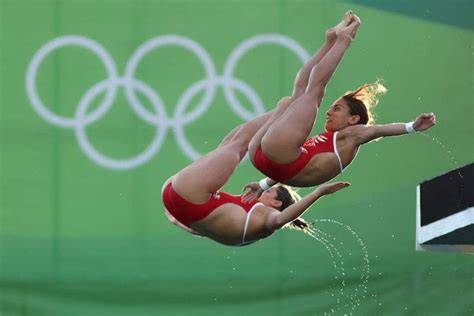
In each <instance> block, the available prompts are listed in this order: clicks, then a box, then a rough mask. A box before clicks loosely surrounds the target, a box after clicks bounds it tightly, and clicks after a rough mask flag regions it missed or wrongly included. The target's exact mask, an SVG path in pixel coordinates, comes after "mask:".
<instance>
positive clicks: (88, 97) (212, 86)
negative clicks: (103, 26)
mask: <svg viewBox="0 0 474 316" xmlns="http://www.w3.org/2000/svg"><path fill="white" fill-rule="evenodd" d="M261 44H278V45H281V46H283V47H285V48H287V49H289V50H290V51H292V52H293V53H294V54H295V55H296V56H297V57H298V58H299V59H300V60H301V62H303V63H304V62H306V61H307V60H308V59H309V54H308V53H307V52H306V50H305V49H304V48H303V47H302V46H301V45H299V44H298V43H297V42H296V41H294V40H293V39H291V38H289V37H286V36H283V35H280V34H261V35H256V36H253V37H251V38H248V39H247V40H244V41H243V42H241V43H240V44H239V45H238V46H237V47H236V48H235V49H234V51H233V52H232V53H231V54H230V56H229V57H228V59H227V62H226V64H225V67H224V74H223V75H222V76H218V75H217V73H216V67H215V65H214V63H213V61H212V59H211V57H210V55H209V54H208V53H207V51H206V50H205V49H204V48H203V47H202V46H200V45H199V44H198V43H196V42H195V41H193V40H192V39H189V38H186V37H183V36H179V35H164V36H160V37H155V38H152V39H150V40H148V41H146V42H145V43H143V44H142V45H140V46H139V47H138V48H137V50H136V51H135V52H134V53H133V54H132V56H131V57H130V59H129V60H128V62H127V65H126V67H125V74H124V75H123V77H120V76H119V75H118V73H117V68H116V66H115V62H114V60H113V58H112V57H111V55H110V54H109V53H108V52H107V50H106V49H105V48H104V47H103V46H102V45H100V44H99V43H97V42H95V41H93V40H91V39H89V38H86V37H83V36H77V35H69V36H61V37H58V38H55V39H53V40H51V41H49V42H47V43H46V44H44V45H43V46H42V47H41V48H40V49H39V50H38V51H37V52H36V53H35V54H34V56H33V58H32V60H31V62H30V64H29V65H28V69H27V73H26V92H27V95H28V98H29V100H30V102H31V105H32V106H33V109H34V110H35V111H36V112H37V113H38V115H39V116H40V117H41V118H43V119H44V120H45V121H47V122H48V123H50V124H53V125H56V126H59V127H61V128H71V129H74V131H75V135H76V138H77V140H78V142H79V145H80V147H81V148H82V150H83V151H84V152H85V154H86V155H87V156H88V157H89V158H90V159H92V160H93V161H95V162H96V163H97V164H99V165H101V166H103V167H107V168H110V169H116V170H124V169H132V168H135V167H137V166H140V165H142V164H143V163H145V162H147V161H148V160H149V159H151V158H152V157H153V155H154V154H155V153H156V152H157V151H158V150H159V149H160V147H161V144H162V143H163V141H164V139H165V137H166V134H167V131H168V128H172V129H173V132H174V135H175V137H176V140H177V143H178V145H179V147H180V148H181V150H182V151H183V153H184V154H185V155H186V156H188V157H189V158H190V159H193V160H195V159H197V158H199V157H200V156H201V155H202V154H201V153H199V152H198V151H197V150H196V149H194V147H193V146H192V145H191V144H190V142H189V141H188V139H187V137H186V135H185V133H184V127H185V126H186V125H187V124H189V123H191V122H194V121H195V120H197V119H198V118H199V117H200V116H201V115H203V113H204V112H205V111H207V109H208V108H209V106H210V105H211V102H212V99H213V98H214V96H215V93H216V88H217V87H218V86H222V87H223V89H224V96H225V98H226V99H227V101H228V102H229V105H230V107H231V109H232V110H233V111H234V112H235V113H236V114H237V115H238V116H239V117H240V118H242V119H243V120H245V121H248V120H250V119H252V118H254V117H256V116H258V115H260V114H262V113H263V112H264V111H265V108H264V106H263V104H262V101H261V99H260V97H259V96H258V94H257V93H256V92H255V91H254V90H253V89H252V88H251V87H250V86H249V85H248V84H246V83H245V82H243V81H241V80H239V79H237V78H234V77H233V74H234V69H235V67H236V65H237V63H238V61H239V60H240V58H241V57H242V56H243V55H244V54H245V53H246V52H247V51H248V50H250V49H252V48H254V47H256V46H258V45H261ZM165 45H177V46H180V47H183V48H185V49H188V50H189V51H191V52H192V53H194V54H195V55H196V56H197V58H198V59H199V60H200V61H201V62H202V64H203V66H204V70H205V74H206V77H205V78H204V79H202V80H199V81H197V82H195V83H193V84H192V85H191V86H190V87H189V88H187V89H186V91H185V92H184V93H183V94H182V95H181V97H180V98H179V99H178V102H177V103H176V106H175V111H174V115H173V117H172V118H169V117H168V115H167V113H166V111H165V105H164V103H163V100H162V99H161V97H160V95H159V94H158V93H157V92H156V91H155V90H154V89H152V88H151V87H150V86H149V85H148V84H146V83H145V82H143V81H141V80H138V79H136V78H135V70H136V69H137V67H138V65H139V63H140V62H141V60H142V59H143V58H144V56H145V55H146V54H148V53H149V52H150V51H151V50H154V49H155V48H158V47H161V46H165ZM65 46H79V47H82V48H85V49H87V50H89V51H90V52H92V53H94V54H95V55H96V56H97V57H98V58H99V59H100V60H101V61H102V63H103V64H104V66H105V70H106V73H107V78H106V79H104V80H102V81H100V82H98V83H96V84H95V85H93V86H92V87H91V88H90V89H89V90H87V91H86V92H85V93H84V95H83V96H82V98H81V100H80V102H79V104H78V106H77V110H76V112H75V116H74V117H73V118H68V117H63V116H60V115H57V114H55V113H53V112H52V111H51V110H50V109H49V108H48V107H47V106H46V105H45V104H44V103H43V101H42V100H41V98H40V96H39V94H38V91H37V86H36V78H37V75H38V69H39V67H40V64H41V63H42V62H43V60H44V59H45V58H46V57H47V56H48V54H50V53H51V52H53V51H54V50H56V49H59V48H62V47H65ZM119 87H123V88H124V89H125V96H126V98H127V100H128V102H129V104H130V106H131V108H132V109H133V110H134V111H135V112H136V113H137V115H138V116H139V117H140V118H141V119H142V120H143V121H145V122H146V123H147V124H150V125H152V126H154V127H155V128H156V134H155V137H154V139H153V140H152V142H151V144H150V145H149V146H148V147H147V148H146V149H145V150H144V151H143V152H142V153H140V154H138V155H137V156H134V157H131V158H127V159H114V158H110V157H107V156H105V155H104V154H102V153H100V152H99V151H97V150H96V149H95V148H94V147H93V146H92V145H91V143H90V141H89V140H88V138H87V135H86V131H85V129H86V127H87V126H88V125H90V124H92V123H94V122H96V121H97V120H99V119H100V118H102V117H103V116H104V115H105V114H106V113H107V111H108V110H109V109H110V108H111V106H112V104H113V102H114V100H115V97H116V94H117V88H119ZM234 89H237V90H239V91H240V92H242V93H243V94H244V95H245V96H246V97H247V98H248V99H249V100H250V103H251V104H252V106H253V108H254V110H255V111H254V112H253V113H252V112H249V111H248V110H246V109H245V108H244V107H243V106H242V105H241V104H240V102H239V101H238V99H237V97H236V96H235V93H234ZM137 90H138V92H140V93H141V94H142V95H144V96H145V97H146V98H148V100H149V101H150V103H151V104H152V106H153V109H154V110H155V113H152V112H150V111H149V110H147V109H146V108H145V107H144V106H143V105H142V104H141V102H140V100H139V98H138V97H137V96H136V94H135V92H136V91H137ZM200 91H204V96H203V98H202V100H201V101H200V102H199V104H198V105H197V106H195V107H194V109H193V110H192V111H190V112H188V113H187V112H186V109H187V107H188V105H189V103H190V101H191V100H192V99H193V97H194V96H195V95H196V94H197V93H199V92H200ZM103 92H105V97H104V99H103V100H102V101H101V102H100V104H99V106H98V107H97V108H96V109H94V110H93V111H90V113H89V112H88V108H89V107H90V106H91V103H92V101H93V100H94V98H96V97H97V95H98V94H100V93H103Z"/></svg>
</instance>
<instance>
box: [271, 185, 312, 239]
mask: <svg viewBox="0 0 474 316" xmlns="http://www.w3.org/2000/svg"><path fill="white" fill-rule="evenodd" d="M276 189H277V196H276V199H277V200H278V201H280V202H282V204H281V206H280V207H279V208H278V210H279V211H280V212H281V211H283V210H284V209H285V208H287V207H288V206H290V205H291V204H294V203H296V201H298V200H300V199H301V197H300V196H299V194H298V193H296V191H295V190H293V189H292V188H291V187H289V186H287V185H283V184H279V185H278V186H276ZM283 227H287V228H291V229H295V230H301V231H303V232H305V233H308V232H309V231H311V228H312V224H311V223H309V222H307V221H305V220H304V219H303V218H301V217H298V218H297V219H295V220H294V221H292V222H291V223H288V224H286V225H285V226H283Z"/></svg>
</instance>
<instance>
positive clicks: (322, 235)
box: [308, 219, 370, 315]
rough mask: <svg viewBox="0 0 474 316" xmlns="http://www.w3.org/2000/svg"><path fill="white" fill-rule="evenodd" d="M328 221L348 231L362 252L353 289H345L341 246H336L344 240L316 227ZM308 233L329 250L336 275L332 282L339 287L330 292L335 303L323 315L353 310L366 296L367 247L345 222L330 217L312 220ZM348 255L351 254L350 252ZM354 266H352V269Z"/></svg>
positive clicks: (367, 274) (367, 280)
mask: <svg viewBox="0 0 474 316" xmlns="http://www.w3.org/2000/svg"><path fill="white" fill-rule="evenodd" d="M318 222H319V223H329V224H333V225H338V226H340V227H342V228H344V229H345V230H346V231H348V232H349V233H350V234H351V236H352V237H353V238H354V239H355V240H356V241H357V244H358V245H359V247H360V250H361V253H362V262H363V263H362V268H361V270H360V275H359V281H360V282H359V283H358V285H357V287H356V288H355V291H348V290H346V282H345V277H346V271H345V268H344V257H343V254H342V247H341V250H339V249H338V246H343V245H344V242H342V241H338V240H337V238H336V237H334V236H333V235H331V234H329V233H327V232H324V231H322V230H321V229H318V228H316V226H317V223H318ZM308 235H309V236H311V237H312V238H314V239H315V240H316V241H318V242H320V243H321V244H322V245H323V246H324V247H325V248H326V250H327V251H328V252H329V255H330V256H331V260H332V264H333V266H334V269H335V271H336V275H335V276H334V281H335V282H334V283H335V285H336V287H338V288H339V291H337V292H336V294H335V293H332V296H334V297H335V298H336V305H335V306H334V307H333V308H331V310H330V311H328V312H325V313H324V315H333V314H334V313H336V312H337V311H339V310H341V309H346V308H350V309H351V310H352V311H354V310H355V309H356V308H357V307H358V306H360V304H361V301H362V300H363V299H365V298H366V295H367V285H368V282H369V275H370V262H369V254H368V251H367V248H366V246H365V244H364V242H363V241H362V239H361V238H360V237H359V236H358V235H357V234H356V233H355V232H354V230H352V228H351V227H350V226H348V225H346V224H343V223H340V222H338V221H335V220H332V219H318V220H316V221H314V223H313V227H312V228H311V230H310V231H309V232H308ZM349 255H352V253H350V254H349ZM355 269H356V268H355V267H354V270H355ZM351 314H352V313H351Z"/></svg>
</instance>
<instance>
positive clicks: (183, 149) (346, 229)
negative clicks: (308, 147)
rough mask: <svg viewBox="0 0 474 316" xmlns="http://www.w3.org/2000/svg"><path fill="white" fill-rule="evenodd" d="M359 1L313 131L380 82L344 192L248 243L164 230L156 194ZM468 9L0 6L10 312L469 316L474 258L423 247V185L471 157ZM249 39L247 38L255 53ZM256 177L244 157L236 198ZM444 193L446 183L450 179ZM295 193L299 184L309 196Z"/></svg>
mask: <svg viewBox="0 0 474 316" xmlns="http://www.w3.org/2000/svg"><path fill="white" fill-rule="evenodd" d="M348 9H353V10H354V11H355V12H356V13H357V14H358V15H359V16H360V17H361V19H362V26H361V29H360V31H359V34H358V36H357V38H356V40H355V42H354V43H353V45H352V46H351V49H350V51H349V52H348V54H347V56H346V57H345V59H344V60H343V62H342V64H341V66H340V68H339V69H338V71H337V73H336V74H335V76H334V77H333V79H332V81H331V83H330V85H329V87H328V89H327V93H326V97H325V101H324V104H323V106H322V109H323V112H321V114H320V117H319V119H318V121H317V123H316V124H315V128H314V131H315V133H316V132H318V131H321V130H322V121H323V120H322V119H321V116H323V115H324V114H323V113H324V109H327V107H328V105H329V104H330V102H332V101H333V100H334V99H335V98H336V97H337V96H339V95H340V94H341V93H344V92H345V91H347V90H350V89H353V88H355V87H357V86H358V85H360V84H362V83H365V82H371V81H374V80H375V79H377V78H383V79H384V83H385V85H386V86H387V88H388V89H389V92H388V93H387V95H386V96H385V97H383V99H382V101H381V102H380V104H379V106H378V108H377V110H376V114H377V121H378V122H380V123H389V122H395V121H402V122H406V121H409V120H412V119H413V118H414V117H415V116H416V115H417V114H419V113H421V112H428V111H430V112H431V111H432V112H435V113H436V114H437V116H438V124H437V126H436V127H435V128H433V129H431V130H429V131H428V132H427V133H426V134H415V135H410V136H406V137H398V138H391V139H386V140H383V141H379V142H374V143H371V144H370V145H367V146H364V147H363V148H362V150H361V151H360V153H359V157H358V159H357V161H355V162H354V163H353V164H352V165H351V166H350V168H348V170H347V171H346V172H344V173H343V174H342V175H340V176H339V177H338V178H337V179H340V180H347V181H350V182H351V183H352V186H351V187H350V188H349V189H346V190H344V191H343V192H340V193H337V195H334V196H331V197H328V198H326V199H324V200H322V201H321V202H320V203H318V204H317V205H315V206H314V207H313V208H312V209H310V210H309V211H308V212H307V213H306V214H305V217H306V218H307V219H309V220H317V222H316V225H317V226H316V227H317V228H318V229H319V230H320V231H319V233H318V235H319V240H315V239H312V238H311V237H309V236H306V235H303V234H301V233H299V232H295V231H288V230H282V231H280V232H278V233H276V234H275V235H274V236H272V237H271V238H269V239H267V240H264V241H261V242H259V243H256V244H254V245H252V246H249V247H244V248H232V247H226V246H222V245H219V244H216V243H214V242H212V241H210V240H207V239H201V238H196V237H193V236H191V235H189V234H186V233H184V232H183V231H181V230H179V229H177V228H176V227H175V226H173V225H171V224H169V223H167V221H166V218H165V216H164V214H163V206H162V203H161V198H160V189H161V185H162V183H163V182H164V180H165V179H167V178H168V177H169V176H170V175H172V174H173V173H174V172H176V171H178V170H179V169H180V168H182V167H184V166H185V165H187V164H189V163H190V162H191V161H192V159H194V158H196V157H197V156H199V155H200V154H201V153H205V152H207V151H210V150H212V149H213V148H214V147H215V146H216V145H217V144H218V143H219V141H220V139H221V138H222V137H223V136H224V135H225V133H226V132H228V131H229V130H230V129H232V128H233V127H235V126H236V125H237V124H239V123H241V122H243V121H245V120H246V119H248V118H249V117H251V116H253V115H256V114H257V113H260V112H261V111H263V110H264V109H271V108H272V107H274V105H275V104H276V102H277V101H278V100H279V98H281V97H282V96H284V95H287V94H289V93H290V92H291V86H292V82H293V78H294V76H295V74H296V72H297V70H298V67H300V66H301V63H302V60H304V59H305V58H306V57H307V55H308V54H311V53H313V52H314V51H315V50H316V49H317V48H318V47H319V45H321V44H322V42H323V40H324V31H325V30H326V29H327V28H329V27H330V26H332V25H333V24H335V23H336V22H337V21H338V19H339V18H340V16H341V15H342V14H343V13H344V12H345V11H347V10H348ZM472 13H473V4H472V1H469V0H465V1H464V0H456V1H451V2H446V1H362V0H361V1H355V0H354V1H329V0H327V1H323V0H321V1H316V0H315V1H276V0H275V1H272V0H266V1H260V0H258V1H247V0H241V1H215V0H214V1H211V0H209V1H191V0H188V1H186V0H180V1H166V0H163V1H158V0H157V1H132V0H130V1H128V0H123V1H112V0H100V1H87V0H82V1H80V0H69V1H66V0H63V1H48V0H40V1H23V0H0V36H1V37H0V39H1V41H0V43H1V44H0V45H1V46H0V47H1V50H0V54H1V55H0V69H1V71H0V110H1V112H0V146H1V147H0V153H1V154H0V315H2V316H5V315H8V316H11V315H12V316H13V315H15V316H16V315H28V316H30V315H81V316H82V315H101V316H105V315H222V314H223V315H324V314H335V315H343V314H351V313H352V314H353V315H472V314H473V309H474V306H473V305H474V303H473V302H474V301H473V297H474V287H473V284H474V272H473V269H472V267H473V263H474V260H473V257H472V256H470V255H467V254H460V253H430V252H416V251H415V188H416V185H417V184H418V183H420V182H422V181H424V180H426V179H429V178H432V177H435V176H437V175H439V174H441V173H443V172H445V171H448V170H450V169H453V168H455V167H458V166H461V165H464V164H466V163H469V162H472V161H473V157H474V149H473V142H472V135H473V132H474V124H473V117H474V116H473V105H474V104H473V91H474V90H473V54H472V47H473V22H472V21H473V20H472ZM245 45H247V46H245ZM260 178H261V175H260V174H259V173H258V172H257V171H256V170H255V169H253V168H252V167H251V166H250V164H249V163H248V162H244V163H243V164H242V165H241V166H240V167H239V169H238V171H237V173H236V175H235V176H234V177H233V178H232V181H231V182H230V183H229V184H228V185H227V186H226V187H225V190H227V191H230V192H235V193H237V192H238V191H239V190H240V188H241V187H242V186H243V185H244V184H245V183H247V182H249V181H252V180H255V179H260ZM447 185H449V184H447ZM300 192H301V193H302V194H304V193H305V192H306V191H305V190H301V191H300Z"/></svg>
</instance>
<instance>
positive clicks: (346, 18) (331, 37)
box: [326, 10, 354, 42]
mask: <svg viewBox="0 0 474 316" xmlns="http://www.w3.org/2000/svg"><path fill="white" fill-rule="evenodd" d="M353 16H354V14H353V12H352V10H349V11H347V12H346V13H344V15H343V16H342V20H341V22H339V24H337V25H336V26H335V27H333V28H330V29H329V30H327V31H326V40H327V41H328V42H332V41H335V40H336V38H337V35H336V33H337V31H338V30H340V29H342V28H344V27H346V26H348V25H349V24H350V23H351V20H352V19H353Z"/></svg>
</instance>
